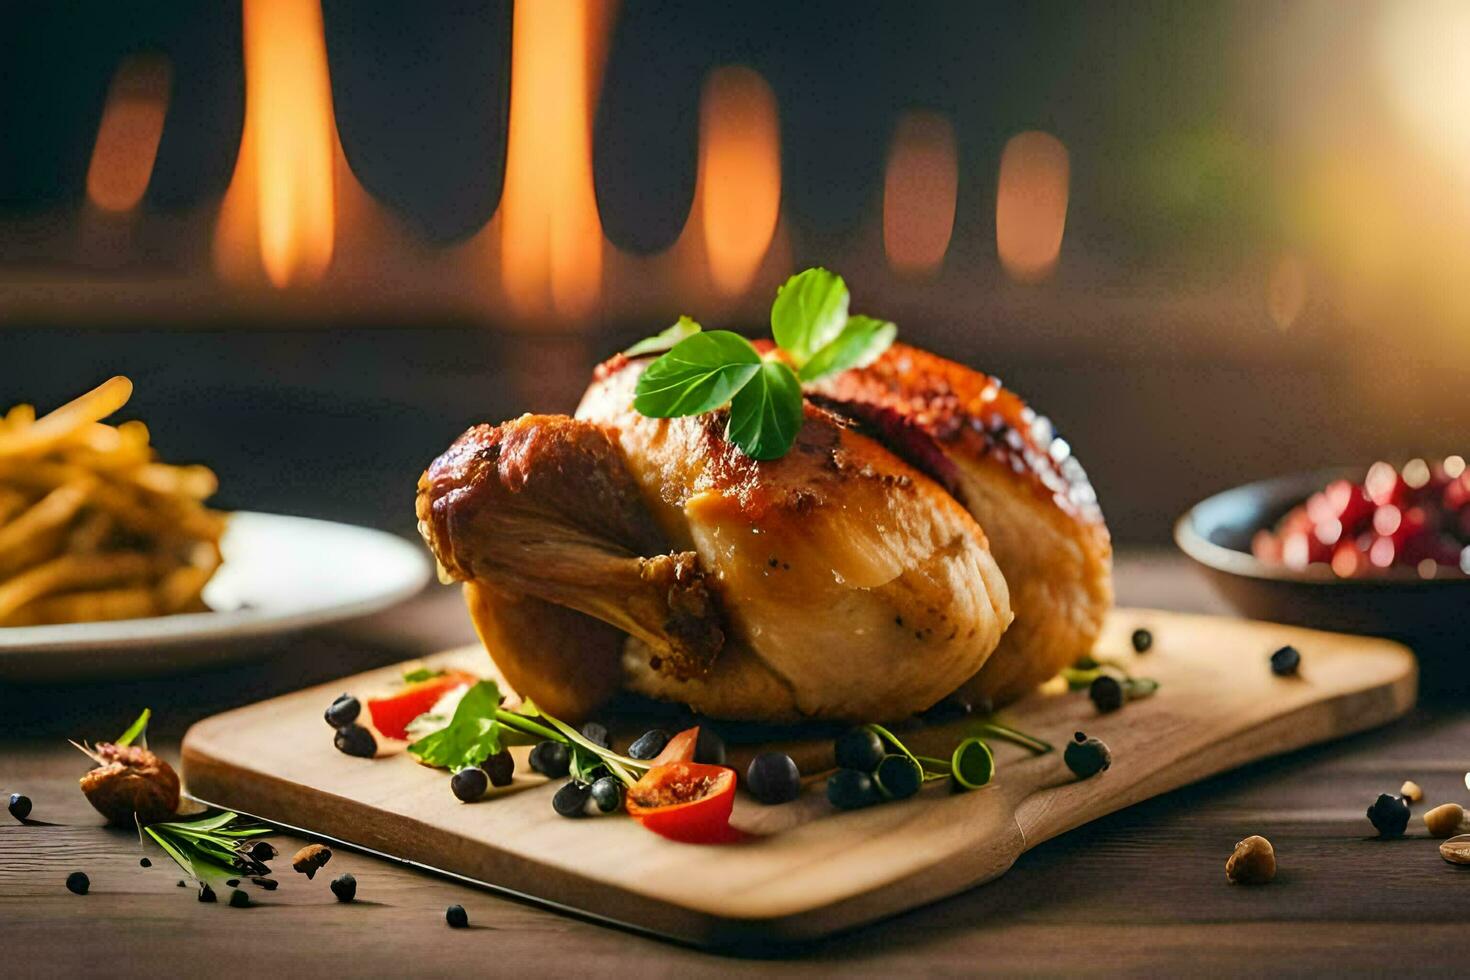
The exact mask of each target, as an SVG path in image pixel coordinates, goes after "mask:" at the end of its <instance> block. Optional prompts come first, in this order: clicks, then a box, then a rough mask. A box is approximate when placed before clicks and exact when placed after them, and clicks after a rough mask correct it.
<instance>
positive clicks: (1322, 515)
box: [1306, 493, 1340, 524]
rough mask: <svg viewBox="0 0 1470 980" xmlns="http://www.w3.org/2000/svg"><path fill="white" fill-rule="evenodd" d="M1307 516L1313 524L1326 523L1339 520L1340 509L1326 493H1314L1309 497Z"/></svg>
mask: <svg viewBox="0 0 1470 980" xmlns="http://www.w3.org/2000/svg"><path fill="white" fill-rule="evenodd" d="M1306 509H1307V517H1308V518H1310V519H1311V521H1312V523H1313V524H1325V523H1327V522H1328V521H1335V520H1337V516H1338V514H1339V513H1340V511H1339V510H1338V509H1337V507H1336V506H1335V505H1334V504H1333V502H1332V499H1331V498H1330V497H1328V496H1327V494H1326V493H1314V494H1312V495H1311V496H1310V497H1308V498H1307V503H1306Z"/></svg>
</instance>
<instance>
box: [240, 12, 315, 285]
mask: <svg viewBox="0 0 1470 980" xmlns="http://www.w3.org/2000/svg"><path fill="white" fill-rule="evenodd" d="M244 26H245V31H244V37H245V130H244V132H243V133H242V134H241V138H240V153H239V156H238V158H237V159H236V162H235V174H234V176H233V178H231V180H230V189H229V191H228V193H227V194H226V195H225V201H224V204H223V206H222V207H221V211H220V218H219V224H218V225H217V227H216V230H215V263H216V268H217V269H218V270H219V272H220V274H221V275H222V276H224V277H225V278H229V279H233V280H240V279H248V278H251V277H252V271H253V269H254V264H255V255H256V253H257V249H258V255H259V260H260V264H261V265H263V266H264V268H265V272H266V275H267V276H268V277H269V278H270V281H271V283H272V284H273V285H275V286H276V287H277V288H284V287H285V286H288V285H294V284H300V283H309V282H314V281H316V280H318V279H320V278H321V276H322V274H323V273H324V272H326V269H327V266H328V265H329V264H330V263H331V260H332V247H333V240H334V236H335V224H336V216H335V211H334V197H333V179H332V167H333V153H334V150H335V134H336V128H335V124H334V122H333V119H332V92H331V83H330V80H329V78H328V75H327V48H326V41H325V39H324V37H323V34H322V13H321V8H320V6H318V5H317V4H314V3H301V2H298V0H245V3H244Z"/></svg>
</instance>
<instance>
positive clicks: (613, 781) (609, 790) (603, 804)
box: [591, 776, 623, 813]
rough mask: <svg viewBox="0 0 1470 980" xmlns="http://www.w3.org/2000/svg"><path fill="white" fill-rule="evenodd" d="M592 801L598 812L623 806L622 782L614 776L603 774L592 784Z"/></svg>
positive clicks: (605, 811) (608, 811)
mask: <svg viewBox="0 0 1470 980" xmlns="http://www.w3.org/2000/svg"><path fill="white" fill-rule="evenodd" d="M591 796H592V803H593V805H594V806H595V807H596V808H597V812H599V813H612V812H613V811H615V810H619V809H621V808H622V806H623V784H622V782H620V781H619V780H618V778H617V777H616V776H603V777H602V778H601V779H599V780H597V782H595V783H593V784H592V789H591Z"/></svg>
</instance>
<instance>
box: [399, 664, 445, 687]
mask: <svg viewBox="0 0 1470 980" xmlns="http://www.w3.org/2000/svg"><path fill="white" fill-rule="evenodd" d="M443 676H444V671H442V670H430V669H429V668H428V667H420V668H419V669H418V670H410V671H407V672H405V673H404V675H403V683H405V684H417V683H419V682H420V681H431V680H433V679H434V678H436V677H443Z"/></svg>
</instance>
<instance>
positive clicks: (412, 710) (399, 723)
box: [367, 670, 479, 739]
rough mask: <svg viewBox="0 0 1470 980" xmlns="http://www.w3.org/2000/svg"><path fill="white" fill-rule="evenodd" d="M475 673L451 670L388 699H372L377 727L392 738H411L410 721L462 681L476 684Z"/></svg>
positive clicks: (370, 702) (372, 708) (375, 726)
mask: <svg viewBox="0 0 1470 980" xmlns="http://www.w3.org/2000/svg"><path fill="white" fill-rule="evenodd" d="M477 680H479V678H478V677H476V676H475V675H474V674H469V673H466V672H465V671H462V670H448V671H445V672H444V673H442V674H440V675H439V676H438V677H430V678H429V679H428V680H426V681H415V682H414V683H412V684H409V685H407V686H405V687H404V688H403V689H402V690H400V691H398V692H396V693H394V694H391V695H389V696H388V697H385V698H369V699H368V703H367V709H368V714H369V715H371V716H372V719H373V727H374V728H376V729H377V730H378V731H380V732H382V733H383V734H384V735H386V736H388V737H389V738H396V739H407V738H408V723H409V722H411V721H413V720H414V719H415V718H417V717H418V716H419V715H421V714H423V713H424V712H425V711H428V710H429V709H430V708H432V707H433V706H434V703H435V702H436V701H438V700H439V699H440V698H442V697H443V696H444V695H445V693H446V692H448V691H450V690H452V689H454V688H456V687H459V686H460V685H461V684H473V683H475V682H476V681H477Z"/></svg>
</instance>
